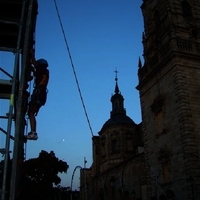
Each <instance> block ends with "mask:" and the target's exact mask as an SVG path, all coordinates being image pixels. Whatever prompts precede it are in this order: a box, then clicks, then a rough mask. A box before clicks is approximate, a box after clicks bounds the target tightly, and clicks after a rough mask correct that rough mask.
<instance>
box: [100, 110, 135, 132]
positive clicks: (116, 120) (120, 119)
mask: <svg viewBox="0 0 200 200" xmlns="http://www.w3.org/2000/svg"><path fill="white" fill-rule="evenodd" d="M115 124H133V125H135V122H134V121H133V120H132V119H131V118H130V117H129V116H127V115H120V114H119V115H113V116H111V118H110V119H108V120H107V121H106V122H105V123H104V125H103V126H102V129H103V128H106V127H108V126H112V125H115Z"/></svg>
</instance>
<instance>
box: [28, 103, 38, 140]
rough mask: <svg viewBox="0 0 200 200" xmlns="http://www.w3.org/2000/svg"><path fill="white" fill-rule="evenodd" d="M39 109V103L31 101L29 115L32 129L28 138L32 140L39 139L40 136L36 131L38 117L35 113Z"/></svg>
mask: <svg viewBox="0 0 200 200" xmlns="http://www.w3.org/2000/svg"><path fill="white" fill-rule="evenodd" d="M37 110H38V109H37V104H34V103H33V102H30V104H29V110H28V116H29V121H30V128H31V131H30V132H29V133H28V135H27V139H30V140H37V138H38V136H37V133H36V118H35V113H36V112H37Z"/></svg>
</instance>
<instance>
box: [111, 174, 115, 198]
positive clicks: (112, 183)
mask: <svg viewBox="0 0 200 200" xmlns="http://www.w3.org/2000/svg"><path fill="white" fill-rule="evenodd" d="M110 187H111V188H112V199H113V200H114V199H115V197H114V195H115V193H114V187H115V177H111V178H110Z"/></svg>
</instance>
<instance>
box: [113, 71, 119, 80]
mask: <svg viewBox="0 0 200 200" xmlns="http://www.w3.org/2000/svg"><path fill="white" fill-rule="evenodd" d="M114 72H115V73H116V75H115V81H118V78H117V73H119V71H117V68H116V70H115V71H114Z"/></svg>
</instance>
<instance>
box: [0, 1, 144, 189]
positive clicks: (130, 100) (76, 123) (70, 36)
mask: <svg viewBox="0 0 200 200" xmlns="http://www.w3.org/2000/svg"><path fill="white" fill-rule="evenodd" d="M56 2H57V6H58V10H59V13H60V17H61V21H62V25H63V28H64V31H65V36H66V38H67V41H68V45H69V48H70V52H71V56H72V61H73V64H74V69H75V72H76V75H77V79H78V82H79V86H80V89H81V93H82V97H83V101H84V104H85V106H86V111H87V114H88V118H89V121H90V124H91V127H92V131H93V133H94V135H98V132H99V131H100V129H101V127H102V126H103V124H104V123H105V122H106V121H107V120H108V119H109V117H110V111H111V102H110V98H111V95H112V94H113V93H114V87H115V73H114V71H115V70H116V69H117V70H118V71H119V73H118V84H119V89H120V91H121V93H122V95H123V96H124V99H125V101H124V106H125V108H126V111H127V115H128V116H129V117H131V118H132V119H133V120H134V121H135V122H136V123H139V122H141V112H140V103H139V94H138V91H137V90H136V89H135V87H136V86H137V84H138V77H137V69H138V57H139V56H141V58H142V53H143V50H142V32H143V19H142V13H141V10H140V6H141V3H142V0H56ZM38 4H39V10H38V11H39V12H38V16H37V25H36V46H35V48H36V58H37V59H39V58H45V59H47V60H48V62H49V70H50V81H49V86H48V89H49V93H48V100H47V103H46V105H45V106H44V107H42V108H41V110H40V112H39V114H38V116H37V122H38V125H37V132H38V134H39V139H38V141H35V142H33V141H30V142H28V144H27V151H26V156H27V159H28V158H31V157H37V156H38V154H39V152H40V151H41V150H46V151H51V150H53V151H54V152H55V154H56V156H57V157H59V158H60V159H64V160H65V161H67V162H68V164H69V166H70V169H69V171H68V174H67V175H66V174H64V175H62V176H61V177H62V185H64V186H70V183H71V176H72V172H73V170H74V168H75V167H76V166H77V165H81V166H83V161H84V157H86V159H87V161H88V162H87V167H90V165H91V163H92V143H91V138H92V135H91V131H90V128H89V125H88V122H87V119H86V116H85V113H84V109H83V106H82V103H81V99H80V95H79V91H78V88H77V84H76V81H75V77H74V72H73V69H72V66H71V63H70V59H69V55H68V52H67V48H66V44H65V41H64V37H63V33H62V30H61V26H60V23H59V19H58V16H57V12H56V8H55V4H54V1H53V0H38ZM9 57H13V55H11V56H10V55H9V56H7V54H6V56H5V54H4V53H2V52H0V65H1V66H7V70H8V71H10V72H11V73H12V69H11V68H10V66H12V64H11V65H8V63H9V62H10V60H11V59H10V58H9ZM0 77H1V78H2V75H0ZM4 108H5V106H1V107H0V109H1V111H2V110H3V109H4ZM1 126H3V127H4V128H5V129H6V127H5V123H2V122H1ZM28 129H29V126H28ZM0 141H1V146H3V145H4V141H5V136H3V135H2V134H1V135H0ZM11 148H12V143H11ZM78 177H79V173H76V175H75V177H74V186H73V188H74V189H77V188H78V187H79V182H78V181H79V179H78Z"/></svg>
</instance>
